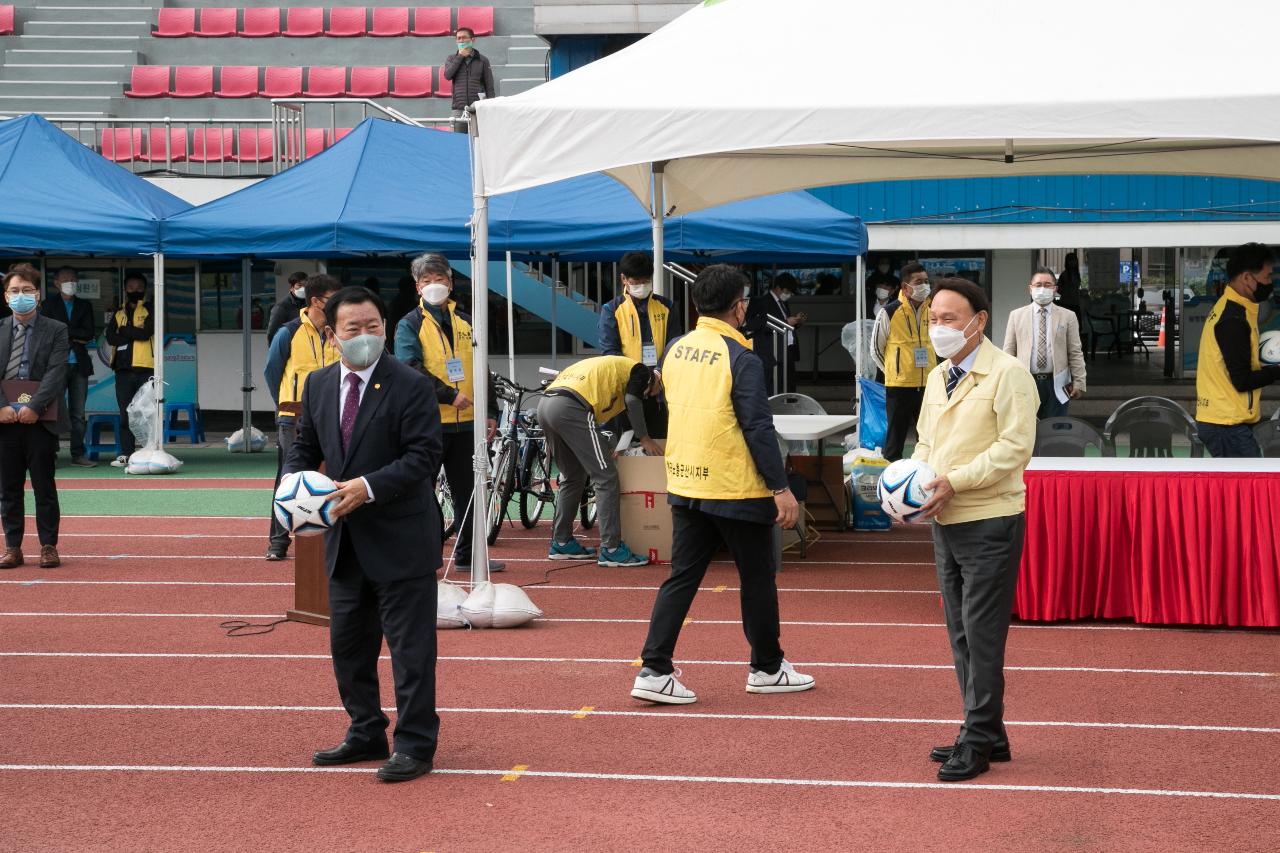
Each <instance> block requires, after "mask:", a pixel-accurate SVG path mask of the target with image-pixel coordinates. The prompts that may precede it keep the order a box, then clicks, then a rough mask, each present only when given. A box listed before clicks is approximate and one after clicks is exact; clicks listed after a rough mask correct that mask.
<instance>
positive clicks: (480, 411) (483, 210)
mask: <svg viewBox="0 0 1280 853" xmlns="http://www.w3.org/2000/svg"><path fill="white" fill-rule="evenodd" d="M477 124H478V123H477V122H475V121H471V122H470V123H469V125H468V129H469V131H470V137H471V185H472V190H471V206H472V214H471V339H472V342H473V346H472V349H471V371H472V372H471V375H472V377H474V380H475V381H474V385H475V394H474V396H473V406H474V412H475V433H474V435H475V453H474V454H473V455H472V467H473V468H474V469H475V491H474V492H473V494H472V497H471V530H472V535H471V582H472V584H473V585H479V584H482V583H486V582H488V580H489V530H488V523H487V522H488V519H487V516H488V509H489V443H488V441H487V440H486V436H485V428H484V425H485V422H486V421H487V420H488V419H489V382H488V377H489V199H488V197H487V196H486V195H485V194H484V173H483V170H482V167H481V165H480V152H479V150H478V149H479V147H480V140H479V139H478V138H477V135H478V134H477V131H478V127H477Z"/></svg>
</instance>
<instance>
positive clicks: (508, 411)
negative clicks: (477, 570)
mask: <svg viewBox="0 0 1280 853" xmlns="http://www.w3.org/2000/svg"><path fill="white" fill-rule="evenodd" d="M492 378H493V384H494V389H495V392H496V395H497V397H498V399H500V400H502V401H503V403H504V404H505V405H504V408H503V412H502V417H501V418H500V420H499V423H498V431H497V433H496V434H495V436H494V443H493V447H492V448H491V451H490V452H491V453H492V458H493V462H492V464H491V465H490V468H489V471H490V477H489V481H490V485H491V489H490V491H489V503H488V506H486V507H485V510H486V514H485V520H486V523H487V525H488V531H489V534H488V542H489V544H490V545H492V544H493V543H494V542H497V541H498V533H499V532H500V531H501V530H502V522H503V520H504V519H505V518H506V517H507V507H508V504H509V502H510V500H511V498H512V497H514V496H515V493H516V491H517V490H519V491H520V492H521V501H520V504H521V506H520V513H521V518H520V521H521V523H522V524H523V525H524V526H525V527H527V528H532V527H533V526H535V525H536V524H537V519H538V518H539V516H540V515H541V513H542V508H543V507H544V506H545V505H546V503H547V502H548V501H550V500H554V496H553V495H552V494H551V478H550V472H549V465H548V464H547V461H546V439H545V438H544V437H543V436H542V430H541V429H540V428H538V426H537V416H536V415H535V414H534V413H533V412H526V411H523V410H522V409H521V404H522V403H523V402H524V401H525V398H526V396H536V395H540V394H541V393H542V389H541V388H525V387H523V386H521V385H517V384H516V383H514V382H512V381H511V380H509V379H507V378H506V377H503V376H499V375H498V374H496V373H495V374H492ZM526 494H528V495H529V498H528V500H526V499H525V498H526ZM526 504H527V506H526Z"/></svg>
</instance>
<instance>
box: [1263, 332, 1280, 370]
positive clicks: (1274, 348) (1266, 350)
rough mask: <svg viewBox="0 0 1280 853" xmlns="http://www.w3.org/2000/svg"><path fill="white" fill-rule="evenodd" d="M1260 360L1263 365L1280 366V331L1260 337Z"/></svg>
mask: <svg viewBox="0 0 1280 853" xmlns="http://www.w3.org/2000/svg"><path fill="white" fill-rule="evenodd" d="M1258 359H1259V360H1260V361H1261V362H1262V363H1263V364H1280V329H1272V330H1271V331H1269V332H1263V333H1262V334H1260V335H1258Z"/></svg>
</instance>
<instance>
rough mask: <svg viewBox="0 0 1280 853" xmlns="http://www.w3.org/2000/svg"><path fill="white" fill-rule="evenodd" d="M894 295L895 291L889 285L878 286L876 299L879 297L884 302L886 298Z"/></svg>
mask: <svg viewBox="0 0 1280 853" xmlns="http://www.w3.org/2000/svg"><path fill="white" fill-rule="evenodd" d="M892 295H893V291H892V290H890V289H889V288H887V287H877V288H876V299H879V300H880V301H881V302H884V301H885V300H886V299H888V298H889V297H890V296H892Z"/></svg>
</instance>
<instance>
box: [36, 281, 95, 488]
mask: <svg viewBox="0 0 1280 853" xmlns="http://www.w3.org/2000/svg"><path fill="white" fill-rule="evenodd" d="M79 283H80V276H79V274H78V273H77V272H76V270H75V267H59V268H58V271H57V272H56V273H55V274H54V276H53V288H52V292H51V293H50V294H49V296H48V298H47V299H45V301H44V305H42V306H41V308H40V313H41V314H43V315H44V316H46V317H49V318H51V319H54V320H57V321H58V322H59V323H66V325H67V338H68V339H69V342H70V344H71V352H70V354H69V355H68V357H67V415H68V418H69V420H70V421H71V464H72V465H79V466H80V467H81V468H94V467H97V464H98V463H97V462H94V461H93V460H92V459H90V458H89V457H88V456H86V455H85V450H84V427H85V416H84V407H85V401H86V400H87V399H88V397H89V377H90V376H93V360H92V359H91V358H90V356H89V347H88V344H90V343H91V342H92V341H93V339H94V338H95V337H96V336H97V330H96V329H95V328H94V323H93V303H91V302H90V301H89V300H87V299H81V298H80V297H79V296H76V287H77V286H78V285H79Z"/></svg>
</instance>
